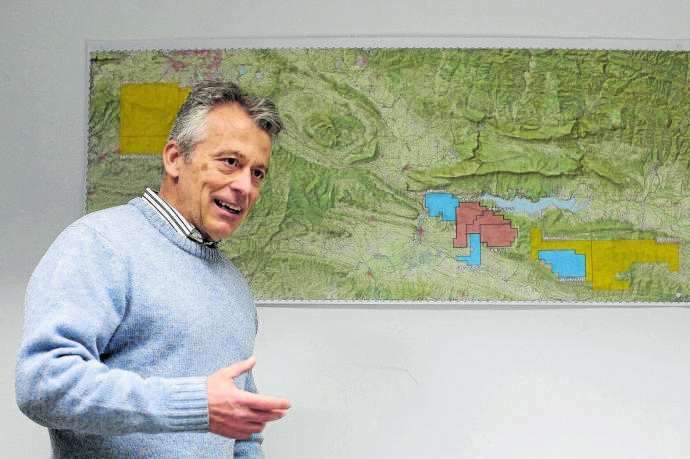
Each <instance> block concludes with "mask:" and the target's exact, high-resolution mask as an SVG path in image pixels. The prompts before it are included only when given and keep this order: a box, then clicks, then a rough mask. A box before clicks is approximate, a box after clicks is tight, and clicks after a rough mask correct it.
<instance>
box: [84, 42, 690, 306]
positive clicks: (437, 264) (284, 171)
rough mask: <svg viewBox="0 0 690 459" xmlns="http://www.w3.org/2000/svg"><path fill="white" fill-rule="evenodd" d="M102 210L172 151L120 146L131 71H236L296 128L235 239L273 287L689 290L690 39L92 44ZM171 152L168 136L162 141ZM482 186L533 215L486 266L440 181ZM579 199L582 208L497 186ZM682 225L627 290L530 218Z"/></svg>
mask: <svg viewBox="0 0 690 459" xmlns="http://www.w3.org/2000/svg"><path fill="white" fill-rule="evenodd" d="M90 76H91V80H90V88H89V89H90V106H89V109H90V113H89V145H88V185H87V186H88V190H87V191H88V199H87V210H88V211H89V212H90V211H94V210H97V209H102V208H105V207H109V206H113V205H118V204H122V203H125V202H127V201H128V200H129V199H131V198H132V197H134V196H140V195H141V194H142V193H143V190H144V188H145V187H152V188H154V189H157V187H158V184H159V181H160V173H161V172H160V171H161V169H160V156H158V155H145V156H126V155H122V154H120V152H119V144H118V142H119V140H118V139H119V137H118V135H119V132H118V130H119V121H120V120H119V93H120V86H121V85H122V84H127V83H178V84H179V85H181V86H189V85H191V84H193V83H194V82H197V81H200V80H204V79H215V78H225V79H229V80H232V81H235V82H237V83H239V84H240V85H241V86H242V87H244V88H245V89H247V90H248V91H249V92H252V93H256V94H260V95H264V96H266V97H268V98H270V99H271V100H273V101H274V102H275V103H276V104H277V106H278V107H279V109H280V111H281V113H282V114H283V117H284V119H285V121H286V124H287V131H286V133H285V134H284V136H283V137H282V138H281V139H280V140H279V142H278V144H277V145H276V147H275V148H274V151H273V154H272V157H271V163H270V171H269V174H268V177H267V181H266V182H265V185H264V188H263V189H262V192H261V198H260V200H259V202H258V203H257V205H256V206H255V207H254V209H253V210H252V212H251V213H250V215H249V217H248V218H247V219H246V221H245V222H244V223H243V225H242V226H241V227H240V228H239V229H238V230H237V231H236V232H235V233H234V234H233V235H232V236H231V237H229V238H228V239H227V240H225V241H223V243H222V244H221V248H222V250H223V251H225V252H226V253H227V254H228V255H229V256H230V257H231V258H232V259H233V260H234V262H235V263H236V264H237V266H238V267H239V268H240V270H241V271H242V272H243V273H244V274H245V275H246V277H247V279H248V281H249V283H250V285H251V287H252V289H253V291H254V294H255V296H256V298H257V299H260V300H267V301H271V300H304V301H319V300H338V301H345V300H375V301H378V300H383V301H440V302H455V301H526V302H539V301H547V302H688V301H690V254H689V253H688V252H689V250H688V242H690V54H689V53H687V52H664V51H606V50H528V49H451V48H449V49H407V48H406V49H376V48H374V49H354V48H353V49H349V48H348V49H344V48H333V49H311V48H309V49H262V50H251V49H248V50H239V49H230V50H194V51H123V52H119V51H107V52H106V51H103V52H93V53H91V62H90ZM149 153H157V152H149ZM432 192H443V193H449V194H451V195H453V196H455V197H457V198H459V199H461V200H462V201H477V202H481V203H482V205H484V206H487V208H490V209H492V212H493V213H494V214H497V215H501V216H504V217H505V218H506V219H509V220H510V222H511V225H512V226H513V227H514V228H517V230H518V236H517V238H516V239H515V241H514V242H512V244H511V246H510V247H507V248H505V249H502V250H489V249H488V248H483V249H482V260H481V265H480V266H477V267H476V269H468V266H467V264H466V263H463V262H460V261H458V260H457V259H456V257H458V256H461V255H466V254H467V253H468V250H467V249H459V248H453V238H455V236H456V226H455V222H449V221H444V220H442V219H440V218H438V217H432V216H430V215H429V209H427V208H426V207H425V196H426V195H427V194H428V193H432ZM492 197H495V198H497V199H499V198H500V199H502V200H507V201H511V200H516V199H527V200H529V201H530V202H539V201H540V200H542V199H545V198H555V199H559V200H564V201H567V200H570V199H574V200H575V202H577V203H579V204H582V205H581V206H580V207H578V210H570V209H566V208H559V207H556V206H550V207H548V208H546V209H543V210H541V211H539V212H531V213H530V212H528V211H520V210H515V209H512V211H509V210H508V209H503V208H501V207H500V206H498V205H497V204H496V202H493V201H492ZM532 228H539V229H541V232H542V233H543V234H544V235H549V236H554V237H567V238H572V239H577V240H629V239H635V240H637V239H654V240H659V239H664V240H671V241H673V242H674V243H676V244H678V247H679V251H680V254H679V259H680V269H679V270H678V271H671V270H669V269H668V267H667V266H666V265H664V264H663V263H636V264H634V265H633V266H632V269H630V271H628V272H621V273H619V274H617V275H618V276H620V278H621V279H624V280H627V281H629V285H630V287H629V288H628V289H627V290H603V291H601V290H599V291H597V290H594V289H593V288H592V286H591V285H590V284H589V283H588V282H561V281H559V278H558V276H557V275H555V274H554V272H552V270H551V269H550V267H549V266H548V265H546V264H545V263H544V262H543V261H540V260H534V259H532V258H531V256H530V253H531V252H530V243H531V241H530V230H531V229H532Z"/></svg>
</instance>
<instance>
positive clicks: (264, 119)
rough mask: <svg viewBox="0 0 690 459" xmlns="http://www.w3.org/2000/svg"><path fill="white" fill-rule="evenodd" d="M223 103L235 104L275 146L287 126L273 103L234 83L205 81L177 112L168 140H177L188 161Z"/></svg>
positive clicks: (198, 85) (193, 91)
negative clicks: (208, 117) (212, 114)
mask: <svg viewBox="0 0 690 459" xmlns="http://www.w3.org/2000/svg"><path fill="white" fill-rule="evenodd" d="M224 104H236V105H237V106H239V107H241V108H242V109H243V110H244V111H245V112H246V113H247V115H248V116H249V118H250V119H251V120H252V121H253V122H254V124H256V126H257V127H259V128H260V129H261V130H262V131H264V132H265V133H266V134H268V135H269V137H270V138H271V144H272V145H273V144H275V142H276V140H277V138H278V134H280V133H281V131H283V129H285V124H284V123H283V120H282V119H281V117H280V113H278V108H277V107H276V106H275V104H273V102H271V101H269V100H266V99H263V98H260V97H255V96H252V95H250V94H247V93H246V92H244V91H243V90H242V89H240V88H239V87H238V86H237V85H236V84H235V83H231V82H229V81H223V80H210V81H203V82H201V83H198V84H197V85H196V86H194V89H193V90H192V92H191V93H189V96H188V97H187V100H186V101H185V103H184V104H182V107H180V111H179V112H178V113H177V118H176V119H175V125H174V126H173V128H172V130H171V131H170V136H169V137H168V141H171V140H172V141H175V142H177V144H178V145H179V147H180V150H181V152H182V154H183V155H184V157H185V158H186V159H189V157H190V155H191V154H192V151H193V150H194V148H195V147H196V145H197V143H199V142H200V141H201V140H203V139H204V137H205V135H206V115H208V113H209V112H210V111H211V110H213V109H214V108H216V107H218V106H221V105H224Z"/></svg>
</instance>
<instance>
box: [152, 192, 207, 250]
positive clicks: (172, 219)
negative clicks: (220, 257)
mask: <svg viewBox="0 0 690 459" xmlns="http://www.w3.org/2000/svg"><path fill="white" fill-rule="evenodd" d="M143 198H144V201H146V202H148V203H149V205H150V206H151V207H153V209H154V210H155V211H156V212H158V213H159V214H160V216H161V217H163V219H164V220H165V221H166V222H168V223H170V226H172V227H173V228H175V231H177V232H178V233H180V234H181V235H183V236H184V237H186V238H189V239H191V240H192V241H194V242H196V243H198V244H201V245H205V246H207V247H211V248H216V247H218V243H219V242H220V241H210V242H207V241H204V238H203V236H202V235H201V233H200V232H199V230H198V229H196V228H194V225H192V224H191V223H189V222H188V221H187V219H186V218H184V217H183V216H182V214H181V213H179V212H178V211H177V209H175V208H174V207H173V206H171V205H170V204H168V203H167V202H165V199H163V198H161V197H160V196H158V193H157V192H155V191H153V190H152V189H151V188H146V191H145V192H144V196H143Z"/></svg>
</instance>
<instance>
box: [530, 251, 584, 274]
mask: <svg viewBox="0 0 690 459" xmlns="http://www.w3.org/2000/svg"><path fill="white" fill-rule="evenodd" d="M539 259H540V260H542V261H544V262H545V263H548V264H550V265H551V270H552V271H553V272H554V273H555V274H557V275H558V277H585V274H586V273H585V256H584V255H578V254H577V253H575V251H574V250H540V251H539Z"/></svg>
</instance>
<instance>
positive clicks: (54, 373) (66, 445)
mask: <svg viewBox="0 0 690 459" xmlns="http://www.w3.org/2000/svg"><path fill="white" fill-rule="evenodd" d="M256 329H257V323H256V309H255V307H254V303H253V299H252V296H251V292H250V290H249V287H248V285H247V283H246V281H245V280H244V278H243V277H242V275H241V274H240V272H239V271H238V270H237V268H236V267H235V266H234V265H233V264H232V262H231V261H230V260H228V259H227V257H225V256H224V255H223V254H222V253H221V252H220V250H218V249H213V248H208V247H204V246H201V245H199V244H197V243H195V242H192V241H190V240H188V239H186V238H184V236H181V235H180V234H178V233H177V232H176V231H175V230H174V229H173V228H172V227H171V226H170V225H169V224H168V223H167V222H165V220H163V219H162V218H161V217H160V216H159V215H158V214H157V213H156V212H155V211H154V210H153V209H151V207H150V206H149V205H148V204H147V203H146V202H145V201H144V200H142V199H141V198H136V199H133V200H132V201H131V202H130V203H129V204H128V205H124V206H119V207H115V208H111V209H107V210H103V211H99V212H94V213H92V214H89V215H87V216H85V217H83V218H81V219H80V220H78V221H77V222H75V223H74V224H72V225H71V226H69V227H68V228H67V229H66V230H65V231H64V232H63V233H62V234H61V235H60V236H59V237H58V238H57V239H56V241H55V242H54V243H53V245H52V246H51V247H50V249H49V250H48V251H47V253H46V254H45V256H44V257H43V259H42V260H41V262H40V263H39V265H38V267H37V268H36V270H35V272H34V274H33V276H32V277H31V280H30V282H29V285H28V288H27V294H26V317H25V328H24V337H23V340H22V345H21V349H20V353H19V358H18V362H17V371H16V390H17V401H18V404H19V407H20V409H21V410H22V411H23V412H24V413H25V414H26V415H27V416H29V417H30V418H31V419H33V420H34V421H36V422H38V423H39V424H42V425H44V426H46V427H48V428H49V430H50V437H51V442H52V445H53V451H54V455H55V457H56V458H62V457H66V458H67V457H68V458H77V457H98V458H144V457H147V458H148V457H150V458H176V457H180V458H182V457H194V458H220V457H251V458H255V457H263V455H262V453H261V449H260V444H261V440H262V437H261V435H255V436H254V437H252V439H250V440H248V441H237V442H234V441H233V440H229V439H226V438H222V437H219V436H216V435H214V434H211V433H209V432H208V401H207V392H206V377H207V376H208V375H210V374H211V373H213V372H214V371H216V370H218V369H220V368H222V367H225V366H228V365H230V364H232V363H234V362H236V361H238V360H242V359H246V358H248V357H250V356H251V355H252V352H253V347H254V337H255V335H256ZM235 384H236V385H237V387H239V388H241V389H244V390H249V391H253V392H255V391H256V388H255V386H254V382H253V379H252V377H251V375H250V374H248V375H244V376H242V377H238V378H236V379H235ZM233 450H234V452H233ZM233 454H234V456H233Z"/></svg>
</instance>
